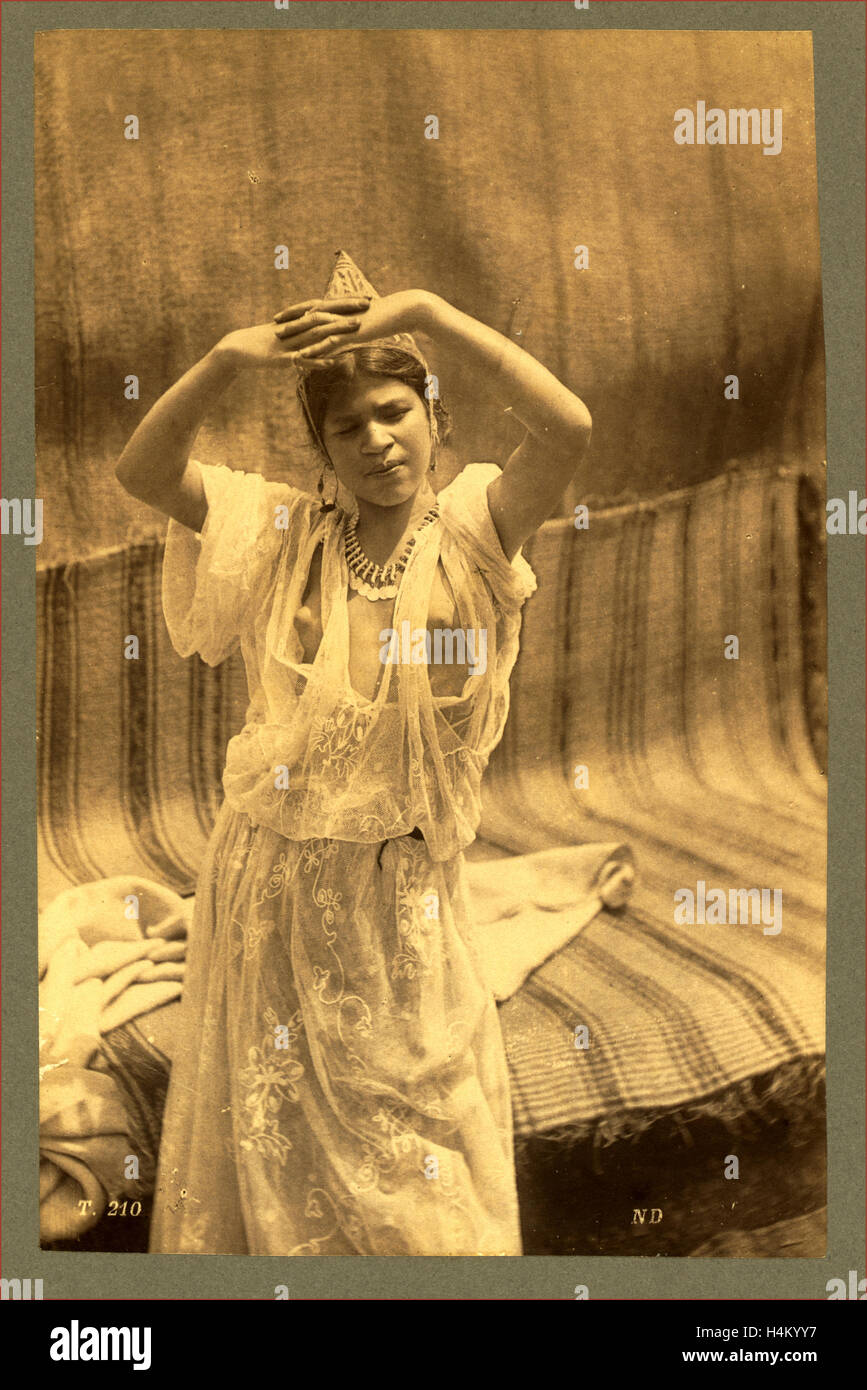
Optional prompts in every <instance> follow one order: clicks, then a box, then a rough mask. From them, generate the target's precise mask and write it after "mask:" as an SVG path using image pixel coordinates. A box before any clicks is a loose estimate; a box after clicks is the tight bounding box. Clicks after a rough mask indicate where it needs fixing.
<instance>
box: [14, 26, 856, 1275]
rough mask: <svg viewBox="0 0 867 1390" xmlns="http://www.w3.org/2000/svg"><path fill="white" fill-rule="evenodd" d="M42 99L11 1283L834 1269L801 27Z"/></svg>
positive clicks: (447, 53) (159, 59) (120, 86)
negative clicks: (586, 1266) (305, 1272)
mask: <svg viewBox="0 0 867 1390" xmlns="http://www.w3.org/2000/svg"><path fill="white" fill-rule="evenodd" d="M504 8H505V7H504ZM576 8H577V7H576ZM34 62H35V129H34V142H35V214H34V215H35V246H34V276H35V385H36V395H35V412H36V444H37V460H36V482H37V487H36V494H37V497H38V498H39V499H41V501H40V504H39V510H38V524H39V528H40V537H39V548H38V552H37V556H36V569H37V575H36V580H37V658H36V660H37V692H36V696H37V717H36V722H37V728H36V747H37V754H36V756H37V773H38V788H37V795H38V826H37V835H38V891H39V903H38V910H39V920H38V952H39V986H38V987H39V1055H38V1059H37V1058H36V1057H34V1058H33V1072H34V1075H35V1074H36V1072H37V1067H38V1082H39V1239H40V1244H41V1248H42V1249H43V1250H47V1251H60V1252H68V1253H70V1254H74V1253H75V1252H90V1253H94V1252H96V1253H100V1252H112V1253H117V1252H122V1253H128V1254H140V1255H142V1256H148V1255H174V1254H178V1255H183V1254H185V1255H211V1256H213V1255H270V1256H285V1257H290V1256H320V1255H321V1256H329V1255H330V1256H353V1255H379V1256H523V1255H562V1256H572V1257H574V1256H610V1257H618V1256H621V1257H622V1256H631V1257H635V1256H638V1257H658V1256H675V1257H688V1258H690V1259H692V1260H696V1261H700V1260H703V1261H712V1262H714V1261H724V1260H727V1259H729V1260H730V1259H740V1260H743V1259H756V1260H763V1259H765V1260H768V1259H770V1260H781V1259H785V1260H789V1259H801V1260H804V1259H814V1260H815V1259H821V1258H823V1257H824V1256H825V1254H826V1250H827V1244H826V1241H827V1220H826V1213H827V1208H826V1200H827V1194H826V1176H827V1172H826V1109H825V1012H826V1002H827V1001H826V980H825V966H826V956H825V936H826V891H827V874H826V866H827V832H828V822H827V810H828V803H827V788H826V779H827V772H828V759H827V745H828V712H827V701H828V682H827V653H826V641H827V593H826V545H827V534H828V530H827V529H826V509H827V507H828V501H829V499H828V498H827V486H826V466H827V460H826V420H825V343H824V325H823V301H822V262H821V257H820V241H819V217H818V189H817V164H816V139H815V110H814V93H813V62H814V54H813V36H812V34H811V32H810V31H809V29H804V30H796V29H792V30H786V31H777V30H772V29H769V30H763V31H759V30H752V31H736V30H734V31H733V30H724V29H722V28H720V29H715V30H707V31H698V30H696V31H692V30H657V31H651V30H646V31H643V30H642V31H640V30H637V29H636V30H633V29H623V30H595V31H591V30H589V29H585V30H584V31H582V30H581V28H580V17H579V18H577V19H576V23H575V25H574V27H573V28H572V30H570V31H568V32H565V31H545V30H541V29H537V30H534V29H529V28H527V29H514V30H512V29H508V28H505V27H504V28H502V29H493V28H489V29H464V30H458V29H454V30H453V29H447V28H442V29H425V28H421V27H420V28H418V29H414V28H404V29H384V28H380V29H370V30H353V29H328V28H321V29H317V28H309V29H299V28H294V29H291V30H290V29H289V28H287V29H285V30H281V29H280V28H279V27H272V28H270V29H267V30H255V29H249V30H243V29H228V28H227V29H224V30H219V29H173V28H170V27H167V28H164V29H133V28H127V29H124V30H120V29H118V30H111V29H107V28H106V29H102V28H98V27H93V28H89V29H85V28H81V29H68V30H65V29H57V30H52V31H50V32H49V31H46V32H42V33H38V34H37V35H36V41H35V46H34ZM840 506H841V508H843V509H844V511H845V506H844V504H843V502H842V501H841V503H840ZM851 510H852V506H851V498H850V503H849V512H851ZM34 524H35V519H34ZM841 524H843V525H844V526H847V525H848V526H849V528H850V529H851V525H852V518H851V517H850V516H848V513H847V514H846V519H844V521H843V522H842V523H841ZM855 530H856V531H857V530H858V519H857V518H856V519H855ZM34 1084H35V1083H34ZM143 1263H144V1262H143ZM267 1277H268V1278H269V1279H270V1277H271V1276H270V1275H269V1276H267ZM823 1277H824V1276H823ZM572 1282H574V1281H572ZM579 1287H582V1286H579ZM278 1296H279V1295H278ZM287 1296H288V1295H287ZM568 1296H570V1297H571V1292H570V1293H569V1295H568ZM575 1296H576V1297H582V1296H583V1297H586V1296H587V1295H586V1288H585V1292H584V1294H583V1295H582V1294H580V1293H578V1292H577V1290H576V1295H575Z"/></svg>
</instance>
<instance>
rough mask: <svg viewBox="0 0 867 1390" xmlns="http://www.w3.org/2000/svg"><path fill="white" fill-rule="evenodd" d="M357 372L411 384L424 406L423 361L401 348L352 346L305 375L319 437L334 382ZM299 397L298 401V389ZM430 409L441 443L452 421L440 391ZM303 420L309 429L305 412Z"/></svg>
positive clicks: (342, 382)
mask: <svg viewBox="0 0 867 1390" xmlns="http://www.w3.org/2000/svg"><path fill="white" fill-rule="evenodd" d="M359 372H364V373H366V374H368V375H369V376H382V377H396V378H397V380H398V381H402V382H404V383H405V384H406V385H407V386H411V387H412V389H413V391H415V393H416V395H417V396H418V397H419V399H420V400H421V401H422V402H423V403H424V405H425V408H427V397H426V396H425V387H426V386H427V384H428V383H427V376H426V374H425V369H424V363H423V362H420V361H419V359H418V358H417V357H413V355H412V353H411V352H405V351H404V349H403V348H399V347H379V346H374V345H373V344H364V345H362V346H361V347H358V348H353V349H352V351H350V352H342V353H340V355H339V356H338V357H337V358H335V361H334V365H333V366H331V367H320V368H317V369H316V370H315V371H312V372H310V373H309V374H308V376H307V379H306V381H305V392H306V395H307V405H308V409H309V411H310V418H311V420H312V421H313V424H314V426H315V428H316V430H317V431H318V433H319V436H320V438H321V437H322V425H323V423H324V420H325V414H326V411H327V409H328V400H329V397H330V396H331V394H332V392H333V391H334V389H335V387H336V386H343V385H345V384H347V383H348V382H350V381H353V380H354V379H355V377H356V375H357V374H358V373H359ZM298 398H299V401H300V400H301V395H300V392H299V393H298ZM433 413H434V417H435V419H436V422H437V426H438V429H439V438H440V443H441V444H444V443H445V442H446V440H447V439H448V437H449V434H450V433H451V427H452V422H451V417H450V416H449V412H448V411H447V410H446V408H445V406H444V405H443V403H442V401H441V400H440V399H439V395H437V396H435V397H434V400H433ZM305 424H307V429H308V433H309V430H310V426H309V424H308V423H307V419H306V416H305ZM313 442H314V444H316V445H317V447H318V442H319V441H318V440H316V439H315V438H314V440H313Z"/></svg>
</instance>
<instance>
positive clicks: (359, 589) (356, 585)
mask: <svg viewBox="0 0 867 1390" xmlns="http://www.w3.org/2000/svg"><path fill="white" fill-rule="evenodd" d="M439 510H440V508H439V503H438V502H435V503H434V504H433V506H432V507H431V508H430V510H429V511H427V512H425V515H424V516H423V517H422V519H421V521H420V522H419V525H418V526H417V527H416V529H415V531H414V532H413V534H412V535H411V536H410V538H409V540H408V541H407V544H406V546H405V547H404V551H403V554H402V555H401V556H400V559H398V560H392V562H391V564H388V565H375V564H374V563H373V561H372V560H370V559H368V557H367V556H366V555H365V553H364V551H363V550H362V548H361V544H360V542H359V540H358V536H357V535H356V534H355V529H356V524H357V518H354V519H353V520H352V521H351V522H350V524H349V526H348V527H347V528H346V541H345V553H346V564H347V567H348V570H349V587H350V589H354V590H355V591H356V593H359V594H363V595H364V597H365V598H367V599H370V601H371V603H373V602H375V601H376V600H377V599H380V598H396V597H397V591H398V587H399V585H400V578H401V575H402V574H403V572H404V570H405V569H406V566H407V561H408V560H409V557H410V553H411V551H412V548H413V546H414V545H415V541H416V536H417V535H418V533H419V531H422V530H423V529H424V527H425V526H429V525H430V523H431V522H432V521H435V520H436V518H437V517H438V516H439Z"/></svg>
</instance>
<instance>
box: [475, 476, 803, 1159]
mask: <svg viewBox="0 0 867 1390" xmlns="http://www.w3.org/2000/svg"><path fill="white" fill-rule="evenodd" d="M818 495H819V488H818V485H817V483H816V482H811V481H810V480H809V479H808V478H806V477H801V476H800V475H799V473H798V471H797V470H795V469H791V470H789V469H780V470H778V471H775V472H741V471H737V472H734V471H733V472H730V473H728V474H724V475H721V476H720V477H719V478H717V479H714V480H713V481H712V482H710V483H707V484H702V485H701V486H699V487H696V488H689V489H685V490H683V491H681V492H678V493H673V494H670V495H669V496H668V497H666V498H661V499H658V500H656V501H655V502H653V503H652V504H642V505H638V506H632V507H628V508H621V509H617V510H610V511H607V512H600V513H598V514H591V520H590V528H589V530H588V531H579V530H576V529H575V527H574V526H573V525H572V524H571V523H569V522H564V521H559V520H558V521H555V522H551V523H548V524H547V525H546V526H545V527H544V528H543V530H542V531H541V532H540V533H539V534H538V535H537V536H536V537H534V539H533V541H532V543H531V545H529V546H528V547H527V548H526V554H527V556H528V559H529V560H530V563H531V565H532V566H533V568H534V570H535V572H536V575H537V577H538V580H539V593H538V594H537V595H535V596H534V598H533V599H532V600H531V601H530V602H529V603H528V605H527V607H526V610H525V618H524V626H523V634H522V643H521V654H520V658H519V660H518V662H517V664H516V669H515V672H514V675H513V678H512V709H511V713H510V716H509V720H508V723H507V725H506V731H505V734H504V738H503V741H502V743H501V744H500V745H499V747H498V748H497V750H496V751H495V753H494V756H493V758H492V760H491V764H490V766H489V768H488V773H487V776H486V780H485V789H484V790H485V796H484V814H483V821H482V826H481V830H480V837H481V838H482V840H483V841H487V842H488V844H489V845H492V846H497V847H498V850H499V851H500V852H502V851H509V852H511V853H517V854H520V853H526V852H530V851H533V850H538V849H543V848H547V847H549V846H553V845H563V844H575V843H582V842H591V841H616V840H621V839H622V840H625V841H627V842H628V843H629V845H630V846H631V848H632V850H633V852H634V854H635V859H636V884H635V889H634V891H633V895H632V898H631V900H630V903H629V904H628V905H627V906H626V907H625V908H623V909H621V910H619V911H616V912H615V911H607V910H603V912H602V913H600V915H599V916H598V917H597V918H596V919H594V921H593V922H592V923H591V924H590V926H589V927H588V928H587V929H586V931H584V932H583V933H582V934H581V935H580V936H579V937H577V938H576V939H575V940H574V941H573V942H571V943H570V945H569V946H567V947H566V948H565V949H564V950H562V951H560V952H559V953H558V954H557V955H556V956H554V957H553V958H552V959H551V960H550V961H548V962H547V963H546V964H544V965H543V966H542V967H540V968H539V969H538V970H537V971H536V972H534V974H533V975H532V976H531V977H530V979H529V980H528V981H527V982H526V984H525V985H524V987H523V988H522V989H521V990H520V991H519V992H518V994H517V995H515V996H514V997H513V998H512V999H510V1000H508V1001H507V1002H506V1003H505V1004H503V1005H502V1007H501V1011H500V1017H501V1021H502V1025H503V1030H504V1034H505V1038H506V1045H507V1050H508V1055H509V1061H510V1066H511V1072H512V1079H513V1103H514V1111H515V1124H516V1132H517V1135H518V1138H519V1140H520V1139H521V1138H522V1137H526V1136H528V1135H531V1134H534V1133H539V1132H540V1131H542V1130H545V1131H547V1132H548V1133H549V1134H551V1135H552V1136H553V1133H554V1132H555V1131H556V1130H557V1129H558V1128H562V1129H563V1131H564V1132H565V1133H566V1134H567V1135H568V1136H569V1137H574V1138H579V1137H585V1136H587V1135H589V1134H591V1133H592V1134H594V1135H595V1137H596V1138H597V1139H598V1140H600V1141H604V1140H606V1139H613V1138H616V1137H617V1136H618V1135H624V1134H632V1133H637V1132H639V1131H640V1130H641V1129H643V1128H645V1127H646V1126H647V1125H648V1124H650V1123H652V1122H653V1121H654V1120H655V1119H656V1118H658V1117H659V1116H660V1115H662V1114H663V1113H665V1112H671V1111H675V1112H676V1111H680V1110H682V1111H683V1113H684V1115H685V1116H686V1117H688V1116H689V1115H690V1114H693V1113H707V1114H721V1115H728V1114H733V1115H737V1114H739V1113H743V1111H744V1110H749V1109H752V1108H755V1109H756V1110H760V1111H762V1112H765V1111H767V1110H769V1109H770V1108H771V1107H772V1105H773V1104H774V1103H777V1102H778V1103H780V1104H782V1105H783V1106H784V1107H787V1109H788V1113H790V1114H793V1113H794V1110H795V1109H796V1108H801V1109H803V1107H804V1106H805V1105H806V1106H809V1104H810V1097H811V1095H812V1093H813V1089H814V1086H815V1084H816V1083H817V1081H818V1080H819V1079H820V1077H821V1073H822V1060H821V1059H822V1056H823V1053H824V1003H825V1000H824V957H825V887H826V882H825V875H826V788H825V779H824V777H823V775H822V773H821V771H820V768H819V765H818V763H817V757H816V753H815V751H814V742H815V745H816V746H817V747H819V748H821V747H822V746H823V722H822V718H821V716H822V714H823V710H822V709H821V704H822V701H821V700H820V699H817V696H816V685H815V682H813V684H812V686H811V687H810V690H811V695H812V706H813V721H814V727H813V728H812V729H811V723H810V721H808V717H807V709H808V681H807V673H808V671H809V669H810V667H811V664H812V667H813V668H814V672H813V673H814V675H815V671H816V669H817V663H820V662H821V661H822V658H823V655H824V653H823V650H822V648H823V645H824V636H823V630H822V628H821V626H820V625H819V623H818V622H817V621H816V619H815V616H814V617H813V619H812V620H811V622H810V623H808V624H807V626H806V629H805V624H804V615H805V614H813V615H815V614H816V613H817V612H819V611H821V610H822V608H823V602H822V596H821V595H820V594H819V593H817V591H816V574H820V573H821V551H822V535H821V532H820V530H819V524H820V523H819V517H820V516H822V517H823V516H824V506H823V505H822V506H821V508H820V507H819V506H817V505H816V499H817V497H818ZM807 517H809V518H810V519H811V521H812V530H811V531H808V530H806V519H807ZM810 556H812V563H809V562H808V563H806V564H805V558H807V559H808V560H809V557H810ZM730 635H734V636H736V637H737V638H738V641H739V658H738V659H737V660H726V659H725V657H724V648H725V642H726V638H727V637H729V636H730ZM578 765H583V766H585V767H586V768H587V775H588V780H589V786H588V787H587V788H586V789H583V790H576V789H575V786H574V781H575V769H576V767H577V766H578ZM473 848H474V849H475V848H476V847H473ZM479 850H480V852H481V853H490V852H494V851H490V850H486V849H485V845H484V844H482V845H480V846H479ZM699 880H701V881H703V882H704V883H705V884H706V887H707V890H708V891H710V890H711V889H712V888H723V889H725V890H726V892H728V890H729V889H731V888H768V889H772V890H773V889H775V888H779V889H780V890H781V893H782V930H781V931H780V933H779V934H778V935H775V936H773V935H765V934H764V933H763V931H762V927H761V925H737V924H733V925H722V924H720V925H712V926H711V925H695V926H676V925H675V922H674V907H675V901H674V893H675V891H676V890H677V889H680V888H691V889H692V891H693V892H695V891H696V888H697V884H698V882H699ZM771 901H773V898H771ZM579 1024H584V1025H586V1026H587V1028H588V1029H589V1035H590V1046H589V1047H588V1048H587V1050H579V1049H578V1048H576V1046H575V1036H574V1029H575V1026H576V1025H579ZM758 1078H764V1080H763V1081H762V1083H761V1084H759V1083H758V1080H757V1079H758Z"/></svg>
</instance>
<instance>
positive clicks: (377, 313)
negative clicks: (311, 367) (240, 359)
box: [274, 290, 427, 360]
mask: <svg viewBox="0 0 867 1390" xmlns="http://www.w3.org/2000/svg"><path fill="white" fill-rule="evenodd" d="M323 302H327V303H329V304H334V305H336V304H338V303H340V301H339V300H332V301H323ZM353 302H354V301H353ZM426 307H427V295H426V293H425V291H424V290H399V291H398V292H397V293H396V294H387V295H384V296H383V297H382V298H380V299H372V300H371V301H370V304H369V305H368V307H367V308H366V309H365V310H364V311H363V313H360V314H358V320H359V323H358V327H357V328H353V329H352V331H351V332H349V333H347V332H342V333H339V334H336V335H334V336H327V337H324V338H320V340H319V341H318V342H317V341H313V342H311V337H310V329H311V327H312V325H311V324H310V322H309V319H308V318H306V317H305V314H306V308H307V306H306V305H303V304H296V305H290V306H289V307H288V308H286V309H281V311H280V313H279V314H275V315H274V322H275V323H276V324H278V325H280V326H279V327H278V328H277V330H276V332H277V336H278V337H279V338H282V339H283V341H284V342H288V343H290V344H291V341H292V339H293V338H294V339H296V340H297V343H298V347H297V350H293V348H292V347H290V351H291V352H292V356H293V357H300V358H302V359H305V360H309V359H310V358H314V359H322V358H325V359H327V358H328V356H329V353H330V352H334V351H335V350H336V349H338V348H346V347H354V346H355V344H356V343H371V342H373V341H374V340H375V339H378V338H390V337H392V335H393V334H395V333H412V332H415V331H417V330H418V329H420V328H423V326H424V324H425V322H426ZM314 331H315V330H314ZM322 332H323V329H322V327H320V328H319V333H320V334H321V333H322Z"/></svg>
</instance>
